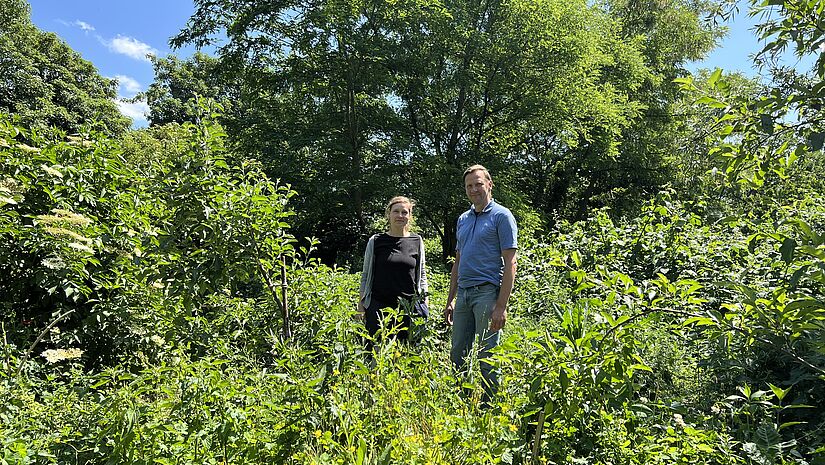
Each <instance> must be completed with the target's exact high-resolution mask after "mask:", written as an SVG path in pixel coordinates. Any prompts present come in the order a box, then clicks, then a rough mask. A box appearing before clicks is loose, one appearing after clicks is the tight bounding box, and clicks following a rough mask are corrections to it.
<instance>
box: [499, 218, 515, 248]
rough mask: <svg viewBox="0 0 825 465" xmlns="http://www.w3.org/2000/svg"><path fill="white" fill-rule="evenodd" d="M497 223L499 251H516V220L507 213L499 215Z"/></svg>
mask: <svg viewBox="0 0 825 465" xmlns="http://www.w3.org/2000/svg"><path fill="white" fill-rule="evenodd" d="M498 223H499V224H498V228H497V229H498V243H499V244H501V250H506V249H517V248H518V226H516V218H515V217H514V216H513V214H512V213H510V212H509V211H508V212H507V213H506V214H503V215H500V217H499V221H498Z"/></svg>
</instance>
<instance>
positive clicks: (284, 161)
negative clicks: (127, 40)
mask: <svg viewBox="0 0 825 465" xmlns="http://www.w3.org/2000/svg"><path fill="white" fill-rule="evenodd" d="M197 6H198V8H197V11H196V12H195V14H194V15H193V17H192V19H191V21H190V23H189V24H190V27H188V28H187V29H186V30H184V31H182V32H181V34H180V35H178V36H177V37H175V38H174V39H173V40H172V43H173V45H177V46H180V45H183V44H185V43H194V44H195V45H202V44H205V43H208V42H210V41H211V40H213V38H214V36H215V35H217V34H221V33H224V32H225V34H226V35H227V41H226V43H225V45H224V46H222V47H221V48H220V49H219V51H218V55H219V68H220V72H222V73H225V76H227V81H228V82H233V83H235V85H236V86H237V87H238V88H239V90H238V94H237V95H238V98H237V102H238V103H237V105H239V106H240V107H242V108H243V110H236V111H235V112H234V114H233V115H229V116H227V117H225V119H224V124H225V125H226V127H227V130H228V132H229V133H230V134H232V135H233V139H232V141H231V142H232V143H234V144H237V145H238V146H239V147H242V148H243V151H244V152H246V153H249V154H255V156H257V157H258V158H259V159H260V160H261V161H262V162H263V163H264V165H265V167H266V168H267V171H268V172H269V174H270V175H271V176H273V177H277V178H280V179H281V180H282V181H284V182H288V183H290V184H291V185H292V186H293V187H294V188H295V189H296V190H298V191H299V192H301V193H302V196H301V197H300V198H299V202H300V203H301V205H299V206H298V208H301V209H302V210H303V211H305V212H306V215H304V217H303V218H302V223H303V224H302V225H300V224H299V225H297V226H296V231H299V232H305V233H308V234H314V235H317V236H320V237H321V239H322V244H324V245H325V246H327V247H328V249H327V251H328V252H329V253H330V254H331V255H332V256H333V257H334V253H336V252H337V250H339V249H340V248H341V246H342V245H344V244H347V246H346V247H351V245H352V244H353V243H355V242H356V239H357V238H358V237H359V236H363V235H364V233H365V229H366V225H367V223H368V222H369V217H368V216H369V215H367V213H366V212H367V211H373V210H374V209H375V208H374V207H375V204H374V203H370V205H369V208H365V199H371V198H374V197H376V195H375V192H377V191H381V190H382V189H386V186H387V179H386V178H387V176H386V175H385V173H384V169H383V167H384V166H387V164H388V163H390V160H392V159H393V157H394V153H397V151H396V150H395V148H394V147H395V146H396V144H397V143H396V141H395V140H394V137H393V134H394V132H395V131H394V129H393V128H394V126H395V125H396V121H397V117H396V115H395V112H394V111H393V109H392V102H391V100H390V93H389V88H388V83H389V80H390V76H389V73H388V69H387V67H386V66H385V64H384V61H385V60H384V55H383V54H385V53H386V47H385V45H384V44H385V42H386V37H385V36H384V31H383V29H382V21H384V19H385V17H386V16H387V15H389V14H390V13H391V11H392V10H391V8H390V7H389V6H388V5H386V4H382V3H380V2H379V3H375V4H372V3H361V2H349V1H337V2H326V3H321V4H317V5H311V6H308V5H305V4H303V3H302V2H284V3H282V4H279V5H277V6H276V7H273V5H271V4H268V5H265V6H264V5H260V4H253V3H247V2H225V3H222V4H220V5H216V4H214V3H211V2H198V4H197ZM381 196H382V197H383V195H381ZM322 247H323V246H322Z"/></svg>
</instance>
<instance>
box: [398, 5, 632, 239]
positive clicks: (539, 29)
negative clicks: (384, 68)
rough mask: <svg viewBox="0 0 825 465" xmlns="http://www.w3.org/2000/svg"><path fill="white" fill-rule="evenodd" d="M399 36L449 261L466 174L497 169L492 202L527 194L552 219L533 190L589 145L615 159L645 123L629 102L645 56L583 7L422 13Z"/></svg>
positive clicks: (405, 84) (418, 143)
mask: <svg viewBox="0 0 825 465" xmlns="http://www.w3.org/2000/svg"><path fill="white" fill-rule="evenodd" d="M406 22H407V23H410V22H409V21H406ZM403 26H405V24H404V23H401V24H400V25H399V26H398V27H399V28H402V27H403ZM401 30H402V31H407V32H406V33H404V32H402V33H399V34H398V35H399V36H400V37H401V40H400V41H399V48H400V50H401V53H399V57H400V60H401V63H402V64H404V65H405V66H404V67H402V68H401V69H400V71H399V79H398V82H399V84H398V91H397V92H398V93H399V96H400V97H401V99H402V101H403V104H404V105H403V114H404V115H405V116H406V118H407V120H408V129H409V131H410V132H411V134H412V139H413V141H414V148H415V153H416V157H417V158H416V160H418V161H419V164H418V167H419V168H418V170H419V171H422V172H424V173H425V175H424V176H422V181H421V183H420V184H419V185H418V186H417V192H418V193H419V195H420V196H421V197H422V198H424V199H426V201H427V202H426V204H427V207H428V208H429V209H430V211H431V212H432V213H433V216H434V218H433V219H434V222H435V223H437V224H438V226H439V227H440V228H441V236H442V245H443V253H444V255H447V254H451V253H452V251H453V248H454V242H453V241H454V237H455V230H454V228H455V217H456V214H457V213H458V211H459V210H460V209H461V208H462V206H463V205H464V203H465V202H464V201H463V200H462V197H463V195H461V190H460V188H459V186H460V180H461V171H462V169H463V168H464V167H465V166H466V165H468V164H471V163H474V162H483V163H486V164H488V165H490V168H493V169H494V170H495V171H496V172H497V180H498V185H499V186H500V188H499V189H498V190H496V193H497V194H496V195H499V194H506V193H507V192H510V193H512V194H513V197H514V199H515V198H524V197H523V196H520V195H516V194H518V193H519V192H521V193H528V195H527V196H526V200H530V203H531V204H533V205H534V206H535V207H547V209H548V210H549V209H550V208H551V207H550V206H546V203H545V200H546V197H547V196H546V194H547V191H546V186H547V185H548V184H547V182H546V179H544V180H542V179H537V178H540V177H541V176H542V175H543V174H545V173H546V172H547V170H549V169H552V168H551V167H552V166H553V165H554V164H555V163H556V160H557V158H558V156H557V154H559V153H566V152H568V151H571V150H573V149H574V148H576V147H578V146H580V145H583V144H584V143H585V142H588V143H590V146H591V148H593V147H598V150H600V151H601V152H602V153H605V154H610V153H613V151H614V150H613V146H614V145H615V144H616V135H617V134H619V133H620V128H622V127H624V126H627V124H628V121H629V120H630V119H632V118H634V117H635V115H636V114H637V113H638V111H639V108H640V107H639V105H638V103H637V102H634V101H632V99H630V98H629V96H628V92H629V90H632V89H635V88H638V86H639V85H640V84H641V82H642V81H643V79H644V78H645V76H646V73H647V71H646V69H645V67H644V65H643V61H642V58H641V54H640V50H639V49H638V47H637V44H636V43H634V42H632V41H627V42H625V41H622V40H621V36H620V35H619V31H620V30H619V27H618V25H617V24H616V23H615V22H614V21H613V20H612V19H611V18H610V17H609V16H608V15H606V14H604V12H603V11H601V10H600V9H598V8H596V7H593V6H591V5H588V2H586V1H573V2H568V1H553V0H544V1H533V0H509V1H494V0H489V1H482V2H476V1H450V2H444V4H443V7H442V8H440V9H439V8H432V9H421V10H419V12H418V14H417V16H415V17H414V18H413V23H412V24H409V25H407V26H406V29H403V28H402V29H401ZM593 150H595V149H593ZM537 166H543V167H545V168H544V169H543V170H537V169H535V168H536V167H537ZM537 181H538V182H537ZM573 182H575V181H573ZM537 185H538V186H545V187H544V188H542V187H539V188H536V186H537ZM444 186H455V188H452V189H449V190H445V189H444ZM512 204H513V206H514V207H516V208H522V206H521V205H519V204H518V203H516V202H512Z"/></svg>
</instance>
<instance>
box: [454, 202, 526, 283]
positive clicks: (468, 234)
mask: <svg viewBox="0 0 825 465" xmlns="http://www.w3.org/2000/svg"><path fill="white" fill-rule="evenodd" d="M456 236H457V239H458V242H457V244H456V250H457V251H458V253H460V254H461V258H460V261H459V263H458V287H462V288H464V287H471V286H477V285H479V284H484V283H492V284H495V285H496V286H501V278H502V276H504V260H503V259H502V258H501V251H502V250H505V249H516V248H518V228H517V227H516V219H515V218H514V217H513V214H512V213H511V212H510V210H508V209H506V208H504V207H502V206H501V205H499V204H497V203H496V202H495V201H494V200H490V203H488V204H487V206H486V207H484V209H483V210H482V211H481V212H479V213H476V211H475V208H473V207H472V206H470V209H469V210H468V211H466V212H464V213H463V214H462V215H461V216H459V217H458V225H457V228H456Z"/></svg>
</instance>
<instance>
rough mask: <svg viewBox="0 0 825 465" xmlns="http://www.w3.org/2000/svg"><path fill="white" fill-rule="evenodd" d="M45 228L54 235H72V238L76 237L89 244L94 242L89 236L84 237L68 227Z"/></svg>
mask: <svg viewBox="0 0 825 465" xmlns="http://www.w3.org/2000/svg"><path fill="white" fill-rule="evenodd" d="M43 230H44V231H46V232H47V233H49V234H51V235H52V236H66V237H71V238H72V239H74V240H76V241H78V242H85V243H87V244H89V243H91V242H92V240H91V239H89V238H88V237H83V236H81V235H80V234H78V233H76V232H74V231H70V230H68V229H66V228H54V227H47V228H43Z"/></svg>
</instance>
